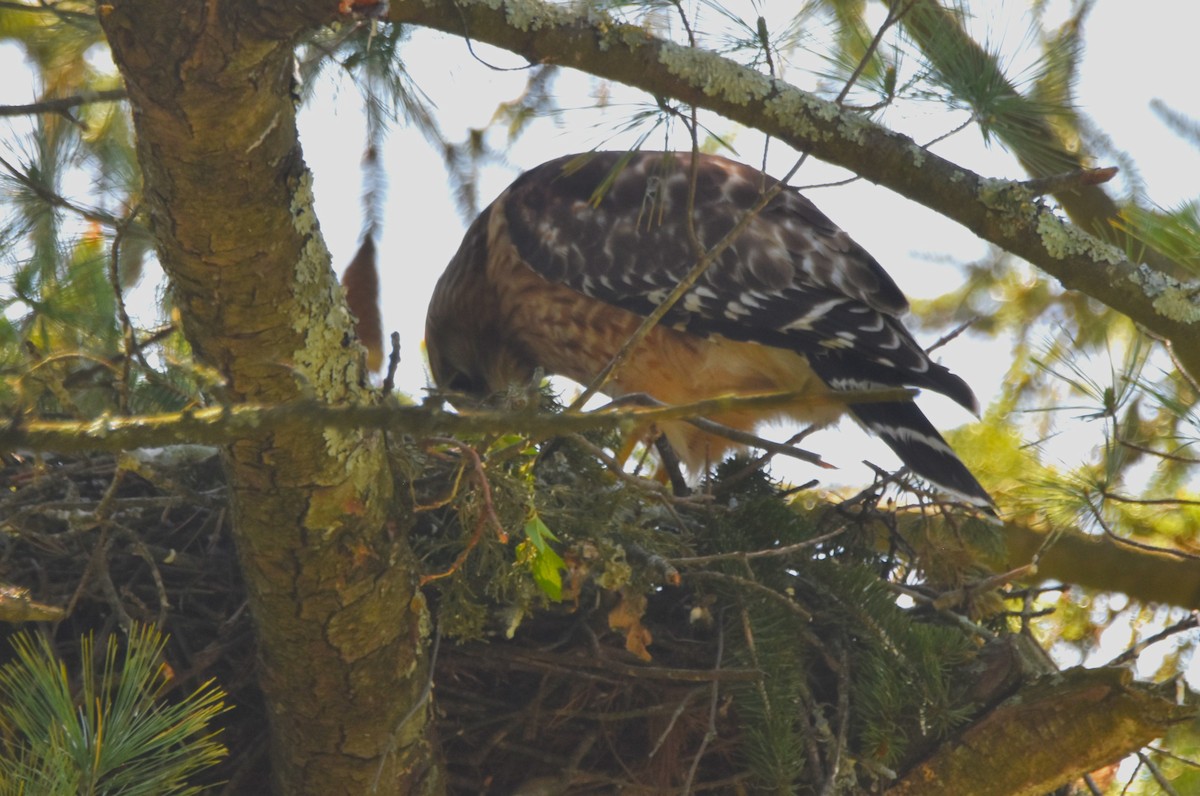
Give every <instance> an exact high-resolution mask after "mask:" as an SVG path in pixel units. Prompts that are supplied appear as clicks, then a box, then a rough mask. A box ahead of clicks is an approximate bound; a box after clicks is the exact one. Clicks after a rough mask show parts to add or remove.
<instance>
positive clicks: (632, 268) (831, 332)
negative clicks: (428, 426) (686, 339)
mask: <svg viewBox="0 0 1200 796" xmlns="http://www.w3.org/2000/svg"><path fill="white" fill-rule="evenodd" d="M694 171H695V183H694V184H695V189H694V197H693V198H692V199H691V200H690V201H691V207H692V222H693V223H692V227H693V229H694V232H695V236H696V239H697V244H698V246H699V247H702V249H703V250H707V249H708V248H710V247H712V246H714V245H715V244H717V243H718V242H719V241H720V240H721V239H722V238H723V237H724V236H725V235H726V234H727V233H728V232H729V231H730V230H732V229H733V228H734V227H735V225H736V224H737V223H738V222H739V221H740V220H741V219H742V217H743V216H744V215H745V214H746V213H747V211H749V210H751V209H752V208H753V207H755V205H756V203H758V202H759V201H760V198H761V197H762V196H763V193H764V192H765V191H767V190H770V189H771V188H772V187H773V186H774V185H775V181H774V180H772V179H771V178H769V177H766V176H765V175H763V174H762V173H761V172H759V171H757V170H756V169H753V168H750V167H749V166H744V165H742V164H739V163H735V162H733V161H730V160H726V159H725V158H720V157H715V156H709V155H705V156H700V158H699V160H698V162H697V163H696V168H695V170H694ZM692 172H693V170H692V163H691V155H690V154H684V153H660V152H653V153H638V154H634V155H628V154H626V153H617V152H607V153H596V154H593V155H590V156H586V155H585V156H574V157H567V158H561V159H559V160H555V161H550V162H549V163H546V164H543V165H541V166H539V167H537V168H535V169H533V170H532V171H529V172H527V173H526V174H524V175H522V176H521V177H520V178H518V179H517V180H516V182H514V183H513V185H512V186H511V187H510V188H509V190H508V191H507V192H506V193H505V195H504V197H503V198H502V200H501V201H500V202H498V206H500V207H502V208H503V212H504V214H505V220H506V222H507V232H508V236H509V238H510V239H511V241H512V243H513V245H514V247H515V248H516V252H517V254H518V256H519V257H520V258H521V259H522V260H523V261H524V262H525V263H527V264H528V265H529V266H530V267H531V268H532V269H533V270H534V271H535V272H536V273H537V274H538V275H540V276H541V277H543V278H545V279H546V280H548V281H550V282H553V283H558V284H561V285H564V286H566V287H569V288H571V289H572V290H575V291H578V292H579V293H581V294H583V295H586V296H589V297H591V298H595V299H598V300H600V301H603V302H606V303H608V304H611V305H614V306H616V307H620V308H622V309H625V310H628V311H630V312H633V313H635V314H638V315H642V316H645V315H648V314H649V313H650V312H651V311H653V309H654V308H655V307H656V306H658V305H659V304H660V303H661V302H662V301H663V300H664V299H665V298H666V297H667V295H668V294H669V293H670V292H671V291H672V290H673V289H674V288H675V286H676V285H677V284H679V282H680V281H681V280H682V279H683V278H684V276H685V275H686V274H687V273H688V272H689V271H690V270H691V269H692V268H693V266H694V265H695V264H696V262H697V261H698V259H699V257H700V256H701V252H700V251H698V250H697V246H696V245H694V244H693V243H692V239H691V238H690V233H689V230H688V226H687V218H686V208H687V207H688V206H689V193H690V191H691V186H692ZM907 308H908V303H907V301H906V300H905V298H904V296H903V294H902V293H901V292H900V290H899V288H897V287H896V284H895V282H893V281H892V279H891V277H889V276H888V275H887V273H886V272H885V271H884V270H883V268H882V267H881V266H880V265H879V263H877V262H876V261H875V259H874V258H873V257H871V255H870V254H868V253H867V252H866V251H865V250H864V249H863V248H862V247H860V246H859V245H858V244H856V243H855V242H854V241H853V240H851V239H850V237H849V236H848V235H847V234H846V233H845V232H843V231H842V230H841V229H839V228H838V227H837V225H835V224H834V223H833V222H832V221H830V220H829V219H828V218H827V217H826V216H825V215H824V214H822V213H821V212H820V211H819V210H817V208H816V207H815V206H814V205H813V204H812V203H811V202H809V201H808V200H807V199H805V198H804V197H803V196H801V195H800V194H799V193H797V192H796V191H794V190H791V189H787V188H785V189H784V190H782V191H780V192H779V193H778V194H777V195H775V196H774V197H773V198H772V199H771V200H770V201H769V202H768V203H767V204H766V205H765V206H764V207H762V209H761V210H759V211H758V213H757V214H755V215H754V216H753V217H752V218H751V219H750V221H749V223H748V224H747V226H746V227H745V229H744V230H743V231H742V232H741V234H740V235H738V236H737V238H736V239H735V240H734V241H733V243H732V245H730V246H729V247H728V248H726V249H725V250H724V252H723V253H722V254H721V255H720V256H719V257H718V258H717V259H716V260H715V261H714V262H713V263H712V264H711V265H710V266H709V268H708V270H707V271H705V273H704V275H703V276H702V277H701V278H700V279H699V281H698V282H697V283H696V284H695V286H694V287H693V288H692V289H691V290H690V291H689V292H688V293H687V294H685V295H684V297H683V298H682V299H681V300H680V301H679V302H678V303H677V304H676V305H675V306H674V308H673V309H671V311H670V312H669V313H668V314H667V315H666V317H665V318H664V321H663V323H664V324H665V325H668V326H670V327H672V328H675V329H678V330H680V331H686V332H688V333H691V334H694V335H697V336H699V337H711V336H713V335H721V336H723V337H726V338H729V339H732V340H736V341H743V342H753V343H759V344H762V345H766V346H771V347H775V348H782V349H787V350H791V351H794V352H796V353H799V354H802V355H803V356H804V357H805V358H806V359H807V360H808V362H809V364H810V366H811V367H812V369H813V371H815V372H816V374H817V375H819V376H820V377H821V378H822V379H823V380H824V381H825V382H826V383H827V384H828V385H829V386H830V387H833V388H834V389H870V388H878V387H898V386H911V387H921V388H928V389H931V390H934V391H937V392H940V393H943V394H945V395H947V396H949V397H950V398H952V399H953V400H955V401H957V402H958V403H959V404H962V405H963V406H965V407H966V408H968V409H970V410H971V411H973V412H974V411H977V410H976V402H975V396H974V395H973V394H972V392H971V389H970V387H968V386H967V384H966V382H964V381H963V380H962V379H961V378H959V377H958V376H955V375H954V374H952V373H950V371H948V370H947V369H946V368H944V367H943V366H941V365H938V364H936V363H934V362H932V361H931V360H930V359H929V357H928V355H926V353H925V352H924V350H923V349H922V348H921V347H920V346H919V345H918V344H917V342H916V341H915V340H914V339H913V338H912V335H910V334H909V333H908V331H907V330H906V329H905V328H904V326H903V325H902V324H901V323H900V321H899V316H900V315H901V314H902V313H903V312H904V311H905V310H907ZM850 409H851V410H852V411H853V412H854V414H855V416H856V417H857V418H858V419H859V420H860V421H861V422H862V423H863V424H864V425H866V426H867V427H868V428H869V429H870V430H871V431H873V432H874V433H876V434H877V435H878V436H880V437H881V438H882V439H883V440H884V441H885V442H886V443H887V444H888V445H889V446H890V447H891V448H892V449H893V450H894V451H896V453H897V454H898V455H899V456H900V458H901V459H902V460H903V461H904V462H905V464H907V465H909V466H910V467H911V468H912V469H913V470H914V471H915V472H917V473H918V474H919V475H922V476H923V477H925V478H927V479H929V480H930V481H932V482H934V483H936V484H937V485H939V486H941V487H942V488H944V489H947V490H948V491H951V492H953V493H956V494H958V495H960V496H962V497H965V498H966V499H968V500H970V501H971V502H973V503H976V504H977V505H981V506H985V507H986V506H990V505H991V498H990V497H989V496H988V494H987V492H986V491H985V490H984V489H983V487H982V486H980V485H979V483H978V481H976V480H975V478H974V476H972V475H971V473H970V472H969V471H968V470H967V468H966V467H965V466H964V465H963V464H962V462H961V461H959V459H958V457H957V456H956V455H955V454H954V452H953V450H951V449H950V447H949V446H948V445H947V444H946V442H945V441H944V440H943V439H942V437H941V435H940V434H938V432H937V430H936V429H935V428H934V427H933V425H932V424H931V423H930V422H929V420H928V419H927V418H926V417H925V415H924V414H923V413H922V412H921V410H920V409H919V408H918V407H917V406H916V405H915V404H914V403H912V402H911V401H903V402H885V403H868V404H856V405H851V406H850Z"/></svg>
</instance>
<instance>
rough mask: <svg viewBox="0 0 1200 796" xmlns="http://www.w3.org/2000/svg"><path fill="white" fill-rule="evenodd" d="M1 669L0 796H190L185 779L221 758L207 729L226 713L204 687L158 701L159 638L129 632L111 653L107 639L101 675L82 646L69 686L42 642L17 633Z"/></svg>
mask: <svg viewBox="0 0 1200 796" xmlns="http://www.w3.org/2000/svg"><path fill="white" fill-rule="evenodd" d="M12 644H13V650H14V653H15V657H14V659H13V660H12V661H11V662H9V663H8V664H6V665H5V666H4V667H3V668H2V669H0V704H3V707H4V709H3V711H0V731H2V735H0V794H2V796H17V795H18V794H20V796H61V794H68V793H69V794H79V795H80V796H84V795H86V796H93V795H94V796H101V794H118V793H119V794H123V795H124V796H138V795H139V794H144V796H162V794H178V795H179V796H186V794H193V793H199V792H200V789H199V788H198V787H194V786H190V785H189V784H188V780H189V778H190V777H192V776H193V775H194V774H196V773H197V772H199V771H201V770H202V769H204V768H207V767H208V766H210V765H212V764H213V763H215V762H217V761H218V760H220V759H221V758H222V757H224V756H225V755H226V749H225V747H224V746H223V745H221V743H219V742H218V740H217V738H216V735H217V732H216V731H214V730H213V729H212V728H211V727H210V726H209V725H210V723H211V722H212V720H213V719H214V718H215V717H216V716H218V715H220V714H221V713H223V712H225V711H226V710H227V707H226V705H225V703H224V693H223V692H222V691H221V689H220V688H218V687H217V686H215V685H214V684H212V683H211V682H209V683H205V684H204V685H202V686H200V687H199V688H198V689H197V690H196V691H194V692H193V693H191V694H189V695H188V696H186V697H184V698H183V699H180V700H174V701H172V702H167V701H165V700H164V699H163V696H164V694H165V692H166V690H167V687H168V685H169V683H170V679H171V674H170V669H169V668H168V667H167V666H166V664H164V663H162V653H163V648H164V646H165V644H166V640H165V638H164V637H163V636H162V635H161V634H160V633H159V632H158V631H157V630H156V629H154V628H153V627H152V626H148V625H140V626H135V627H134V628H133V629H132V630H131V632H130V635H129V638H128V640H127V642H126V644H125V651H124V654H123V655H121V654H119V652H118V644H117V640H116V638H115V637H113V636H109V638H108V641H107V642H106V643H105V646H104V651H103V658H102V662H101V664H100V669H99V671H97V668H96V652H95V650H94V648H93V641H92V639H91V638H90V637H86V638H84V639H83V640H82V644H81V650H80V651H81V658H82V665H81V666H82V670H81V673H80V677H79V679H78V681H74V680H73V678H71V677H70V675H69V674H68V672H67V668H66V666H65V665H64V664H63V662H62V661H61V660H59V659H58V658H57V657H56V656H55V655H54V652H53V650H52V649H51V647H50V644H49V642H48V641H46V640H45V638H43V637H41V636H37V637H33V636H30V635H27V634H20V635H18V636H16V637H15V638H14V639H13V642H12Z"/></svg>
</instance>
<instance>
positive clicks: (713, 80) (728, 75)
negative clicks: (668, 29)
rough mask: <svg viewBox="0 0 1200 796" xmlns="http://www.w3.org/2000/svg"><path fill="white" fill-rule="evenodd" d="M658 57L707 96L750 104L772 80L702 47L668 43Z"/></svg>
mask: <svg viewBox="0 0 1200 796" xmlns="http://www.w3.org/2000/svg"><path fill="white" fill-rule="evenodd" d="M658 60H659V62H660V63H662V65H663V66H665V67H666V68H667V71H668V72H670V73H671V74H673V75H675V76H676V77H680V78H683V79H684V80H686V81H687V82H689V83H691V84H692V85H693V86H696V87H697V88H699V89H700V90H701V91H703V92H704V93H705V94H706V95H707V96H709V97H716V98H719V99H723V100H725V101H727V102H733V103H735V104H737V105H749V104H750V103H751V102H753V101H755V100H761V99H764V98H765V97H766V96H767V95H768V94H770V93H771V79H770V78H769V77H767V76H766V75H764V74H763V73H762V72H757V71H755V70H753V69H750V68H748V67H744V66H741V65H739V64H735V63H731V62H729V61H726V60H725V59H723V58H717V57H715V56H713V54H712V53H709V52H707V51H705V50H697V49H695V48H692V47H683V46H680V45H678V44H671V43H669V42H668V43H664V44H663V46H662V47H661V48H660V49H659V51H658Z"/></svg>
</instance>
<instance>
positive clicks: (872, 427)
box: [850, 401, 996, 514]
mask: <svg viewBox="0 0 1200 796" xmlns="http://www.w3.org/2000/svg"><path fill="white" fill-rule="evenodd" d="M850 409H851V410H852V411H853V412H854V416H855V417H857V418H858V420H859V422H861V423H862V424H863V425H864V426H866V427H867V429H868V430H869V431H870V432H871V433H873V434H875V435H876V436H878V437H879V438H880V439H882V440H883V441H884V442H886V443H887V445H888V447H889V448H891V449H892V450H893V451H895V452H896V455H897V456H899V457H900V461H902V462H904V464H906V465H907V466H908V468H909V469H911V470H912V471H913V473H915V474H916V475H918V476H920V477H921V478H923V479H925V480H926V481H928V482H929V483H930V484H932V485H933V486H935V487H937V488H938V489H939V490H940V491H943V492H946V493H948V494H950V495H953V496H954V497H957V498H959V499H961V500H963V501H965V502H967V503H970V504H971V505H973V506H976V507H978V508H980V509H982V510H984V511H986V512H988V513H990V514H994V513H995V511H994V507H995V505H996V504H995V502H994V501H993V500H992V497H991V495H989V494H988V493H987V490H985V489H984V488H983V487H982V486H981V485H980V483H979V482H978V481H977V480H975V476H973V475H971V471H970V470H968V469H967V466H966V465H965V464H963V463H962V460H961V459H959V458H958V456H957V454H955V453H954V451H953V449H951V447H950V446H949V445H948V444H947V443H946V440H944V439H942V435H941V434H939V433H938V431H937V429H935V428H934V427H933V424H932V423H930V422H929V419H928V418H927V417H925V414H924V413H923V412H922V411H921V409H920V407H918V406H917V405H916V404H915V403H913V402H912V401H896V402H883V403H875V404H853V405H852V406H851V407H850Z"/></svg>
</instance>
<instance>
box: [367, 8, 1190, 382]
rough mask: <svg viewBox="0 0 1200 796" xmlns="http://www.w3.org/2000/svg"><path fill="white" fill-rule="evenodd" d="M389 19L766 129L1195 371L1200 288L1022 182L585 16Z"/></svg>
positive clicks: (454, 11)
mask: <svg viewBox="0 0 1200 796" xmlns="http://www.w3.org/2000/svg"><path fill="white" fill-rule="evenodd" d="M390 18H391V19H392V21H394V22H401V23H413V24H419V25H424V26H427V27H431V28H435V29H438V30H443V31H447V32H449V33H454V34H457V35H460V36H463V37H465V38H470V39H474V40H478V41H484V42H487V43H489V44H493V45H496V46H499V47H504V48H506V49H509V50H512V51H513V52H516V53H519V54H521V55H523V56H525V57H526V58H528V59H529V60H530V61H531V62H534V63H554V64H558V65H561V66H571V67H574V68H576V69H580V70H583V71H585V72H589V73H591V74H594V75H597V76H599V77H604V78H607V79H611V80H616V81H619V82H621V83H625V84H627V85H630V86H634V87H636V88H641V89H643V90H645V91H648V92H650V93H652V94H654V95H656V96H665V97H673V98H675V99H677V100H680V101H683V102H688V103H692V104H694V105H696V106H698V107H702V108H706V109H708V110H711V111H715V112H716V113H719V114H721V115H723V116H725V117H727V118H729V119H732V120H733V121H736V122H739V123H741V124H745V125H748V126H751V127H754V128H757V129H759V130H762V131H763V132H766V133H769V134H770V135H772V136H774V137H776V138H779V139H780V140H782V141H785V142H786V143H788V144H790V145H791V146H793V147H795V148H797V149H800V150H804V151H807V152H810V153H811V154H813V155H815V156H816V157H819V158H821V159H822V160H825V161H827V162H829V163H833V164H836V165H838V166H842V167H844V168H847V169H850V170H851V171H853V172H855V173H857V174H859V175H861V176H863V177H865V178H867V179H869V180H871V181H872V182H876V183H878V184H880V185H883V186H885V187H888V188H891V189H892V190H894V191H896V192H897V193H899V194H901V195H902V196H905V197H907V198H909V199H912V200H914V201H916V202H919V203H921V204H923V205H925V206H926V207H929V208H930V209H932V210H935V211H937V212H938V213H941V214H942V215H944V216H946V217H947V218H950V219H953V220H955V221H957V222H959V223H960V224H962V225H963V226H965V227H966V228H967V229H970V230H971V231H972V232H974V233H975V234H976V235H978V236H979V237H981V238H983V239H984V240H987V241H990V242H992V243H995V244H996V245H998V246H1000V247H1002V248H1004V249H1005V250H1007V251H1010V252H1012V253H1013V254H1016V255H1019V256H1021V257H1024V258H1025V259H1027V260H1029V261H1030V262H1031V263H1033V264H1035V265H1037V266H1038V267H1039V268H1041V269H1042V270H1044V271H1045V272H1046V273H1048V274H1050V275H1052V276H1054V277H1055V278H1057V279H1058V280H1059V281H1060V282H1062V284H1063V285H1064V286H1065V287H1067V288H1070V289H1072V290H1079V291H1081V292H1083V293H1085V294H1087V295H1088V296H1091V297H1092V298H1095V299H1097V300H1098V301H1101V302H1103V303H1105V304H1107V305H1108V306H1110V307H1112V308H1113V309H1115V310H1117V311H1119V312H1122V313H1124V314H1126V315H1128V316H1129V317H1130V318H1132V319H1133V320H1135V321H1136V322H1138V323H1140V324H1142V325H1143V326H1145V327H1146V328H1147V329H1148V330H1150V331H1151V332H1152V333H1154V334H1155V335H1157V336H1159V337H1162V338H1164V339H1166V340H1169V341H1171V343H1172V344H1173V346H1174V352H1175V355H1176V357H1177V358H1178V360H1179V361H1180V363H1181V364H1182V365H1183V367H1184V368H1186V369H1187V370H1188V372H1189V373H1191V374H1192V375H1193V376H1198V375H1200V334H1198V333H1197V330H1196V327H1197V322H1198V321H1200V307H1198V304H1200V302H1197V295H1200V287H1198V286H1196V285H1189V284H1181V283H1179V282H1177V281H1176V280H1174V279H1173V278H1172V277H1171V276H1170V275H1169V274H1167V273H1164V272H1163V271H1161V270H1159V269H1157V268H1154V267H1153V266H1150V265H1147V264H1138V263H1133V262H1130V261H1129V260H1128V259H1127V258H1126V257H1125V255H1124V254H1123V253H1122V252H1121V251H1120V250H1118V249H1116V248H1114V247H1112V246H1109V245H1107V244H1105V243H1103V242H1101V241H1099V240H1097V239H1096V238H1094V237H1092V236H1091V235H1089V234H1088V233H1086V232H1084V231H1083V230H1081V229H1079V228H1077V227H1075V226H1073V225H1071V224H1070V223H1068V222H1065V221H1063V220H1062V219H1060V218H1059V217H1058V216H1057V215H1055V214H1054V213H1053V212H1052V211H1051V210H1050V209H1049V208H1047V207H1045V206H1044V205H1042V204H1041V203H1040V202H1039V201H1038V200H1037V199H1036V197H1033V196H1031V195H1030V194H1029V192H1028V191H1027V190H1025V189H1024V188H1023V187H1021V185H1020V183H1017V182H1009V181H1000V180H989V179H986V178H984V177H981V176H980V175H978V174H976V173H975V172H973V171H970V170H969V169H965V168H963V167H961V166H959V165H957V164H955V163H952V162H950V161H948V160H945V159H944V158H941V157H938V156H937V155H935V154H933V153H931V152H928V151H926V150H924V149H922V148H921V147H919V146H918V145H917V144H916V143H915V142H913V140H912V139H911V138H908V137H907V136H904V135H900V134H899V133H895V132H893V131H891V130H888V129H887V128H884V127H882V126H880V125H877V124H874V123H873V122H871V121H869V120H867V119H866V118H864V117H863V116H861V115H859V114H857V113H855V112H853V111H849V110H846V109H843V108H840V107H838V106H837V105H835V104H833V103H831V102H827V101H825V100H823V99H820V98H819V97H816V96H814V95H812V94H809V93H807V92H805V91H801V90H800V89H798V88H796V87H795V86H792V85H790V84H788V83H787V82H785V81H782V80H777V79H773V78H771V77H768V76H767V75H764V74H763V73H761V72H758V71H757V70H754V69H751V68H749V67H745V66H742V65H741V64H738V63H736V62H734V61H732V60H730V59H728V58H725V57H722V56H720V55H717V54H716V53H713V52H708V51H705V50H701V49H693V48H689V47H685V46H682V45H678V44H675V43H672V42H669V41H666V40H663V39H660V38H657V37H655V36H653V35H651V34H650V33H649V32H647V31H646V30H644V29H643V28H640V27H637V26H634V25H625V24H618V23H616V22H614V21H613V20H612V19H611V18H609V17H608V16H606V15H604V14H602V13H599V12H596V11H594V10H590V9H589V10H584V11H580V12H576V11H573V10H571V9H569V8H566V7H563V6H558V5H550V4H547V3H543V2H540V0H519V1H518V0H513V1H512V2H507V3H497V2H496V0H457V1H456V2H450V0H435V1H433V2H428V3H426V2H424V1H423V0H402V1H401V2H395V3H392V5H391V11H390Z"/></svg>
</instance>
